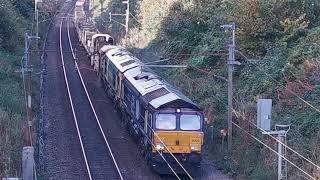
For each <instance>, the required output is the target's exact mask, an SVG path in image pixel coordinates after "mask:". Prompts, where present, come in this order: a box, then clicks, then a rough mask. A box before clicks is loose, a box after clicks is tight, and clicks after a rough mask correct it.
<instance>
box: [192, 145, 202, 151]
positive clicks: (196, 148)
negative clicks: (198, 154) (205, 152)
mask: <svg viewBox="0 0 320 180" xmlns="http://www.w3.org/2000/svg"><path fill="white" fill-rule="evenodd" d="M190 150H191V151H200V150H201V147H200V146H198V145H191V146H190Z"/></svg>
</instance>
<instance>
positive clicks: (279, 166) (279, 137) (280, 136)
mask: <svg viewBox="0 0 320 180" xmlns="http://www.w3.org/2000/svg"><path fill="white" fill-rule="evenodd" d="M278 140H279V141H280V142H283V141H282V134H281V133H280V132H279V134H278ZM278 153H279V154H278V180H281V179H282V166H281V163H282V156H283V153H282V144H281V143H279V142H278Z"/></svg>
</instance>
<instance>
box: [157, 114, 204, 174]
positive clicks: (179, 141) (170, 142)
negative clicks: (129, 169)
mask: <svg viewBox="0 0 320 180" xmlns="http://www.w3.org/2000/svg"><path fill="white" fill-rule="evenodd" d="M203 122H204V116H203V113H202V112H199V111H196V110H192V109H187V108H182V109H165V110H161V111H158V112H156V113H154V117H153V123H152V124H153V125H154V127H153V129H154V134H153V142H154V146H153V147H152V154H153V156H152V159H153V166H154V169H155V170H156V171H158V172H159V173H161V174H166V173H171V170H170V169H169V168H168V167H167V164H166V162H164V161H163V158H162V157H160V155H159V154H158V151H160V152H162V155H164V156H165V157H166V158H167V159H168V160H169V163H170V164H171V165H172V167H173V168H174V169H175V170H177V172H180V173H184V171H183V170H182V169H181V167H180V166H179V165H178V164H177V162H176V160H175V159H174V158H173V157H172V155H174V156H175V157H176V158H177V160H178V161H179V162H180V163H181V164H182V165H183V166H184V167H185V168H187V169H189V170H191V171H192V170H194V169H195V168H196V167H199V166H200V161H201V151H202V145H203Z"/></svg>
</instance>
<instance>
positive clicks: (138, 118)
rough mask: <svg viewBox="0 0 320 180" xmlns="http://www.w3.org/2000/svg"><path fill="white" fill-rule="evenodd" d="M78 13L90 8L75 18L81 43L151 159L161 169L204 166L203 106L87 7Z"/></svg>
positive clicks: (177, 169)
mask: <svg viewBox="0 0 320 180" xmlns="http://www.w3.org/2000/svg"><path fill="white" fill-rule="evenodd" d="M78 5H80V3H78ZM75 10H79V11H84V10H83V8H80V7H78V8H76V9H75ZM75 14H81V15H82V14H84V15H83V16H81V18H79V17H80V16H75V20H74V22H75V26H76V29H77V33H78V36H79V39H80V43H81V44H82V45H83V46H84V48H85V50H86V51H87V54H88V56H89V57H90V58H89V59H90V61H91V65H92V67H93V69H94V70H95V71H96V72H97V74H98V77H99V78H100V79H101V81H102V83H103V86H104V88H105V89H106V92H107V93H108V95H109V97H110V98H111V99H112V100H113V102H114V104H115V106H116V108H117V109H118V110H119V113H120V115H121V117H122V120H123V122H124V123H125V124H126V125H127V127H128V129H129V132H130V134H132V136H133V137H134V138H135V139H136V140H137V141H138V143H139V148H141V149H140V150H141V152H142V153H143V155H144V157H145V158H146V161H147V163H148V164H149V165H150V166H151V167H153V169H154V170H155V171H157V172H158V173H161V174H168V173H172V170H171V169H170V168H169V167H168V164H170V166H171V167H172V168H173V169H174V170H175V171H176V172H179V173H184V170H183V169H182V168H181V166H183V167H184V168H185V169H187V170H193V169H195V168H197V167H199V166H200V162H201V153H202V145H203V138H204V133H203V126H204V114H203V112H202V111H201V109H200V108H199V107H198V106H197V105H196V104H195V103H193V102H192V101H191V100H190V99H189V98H188V97H186V96H184V95H183V94H182V93H181V92H180V91H179V90H178V89H177V88H175V87H173V86H172V85H171V84H169V83H168V82H167V81H165V80H163V79H162V78H161V77H159V76H158V75H157V74H155V73H154V72H153V71H152V70H150V69H149V68H147V67H145V66H144V64H143V63H142V62H141V61H140V60H139V59H138V58H136V57H135V56H134V55H133V54H131V53H130V52H129V51H128V50H126V49H125V48H124V47H121V46H117V45H115V43H114V40H113V38H112V37H111V36H110V35H108V34H101V33H99V32H98V31H97V30H95V29H94V28H93V27H94V25H93V23H91V21H90V20H89V21H88V18H86V17H85V12H83V13H80V12H76V13H75ZM90 23H91V25H86V26H83V24H90ZM88 27H90V28H88Z"/></svg>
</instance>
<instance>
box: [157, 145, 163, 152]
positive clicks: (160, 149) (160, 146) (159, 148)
mask: <svg viewBox="0 0 320 180" xmlns="http://www.w3.org/2000/svg"><path fill="white" fill-rule="evenodd" d="M156 149H157V150H158V151H162V150H164V147H163V145H162V144H157V145H156Z"/></svg>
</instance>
